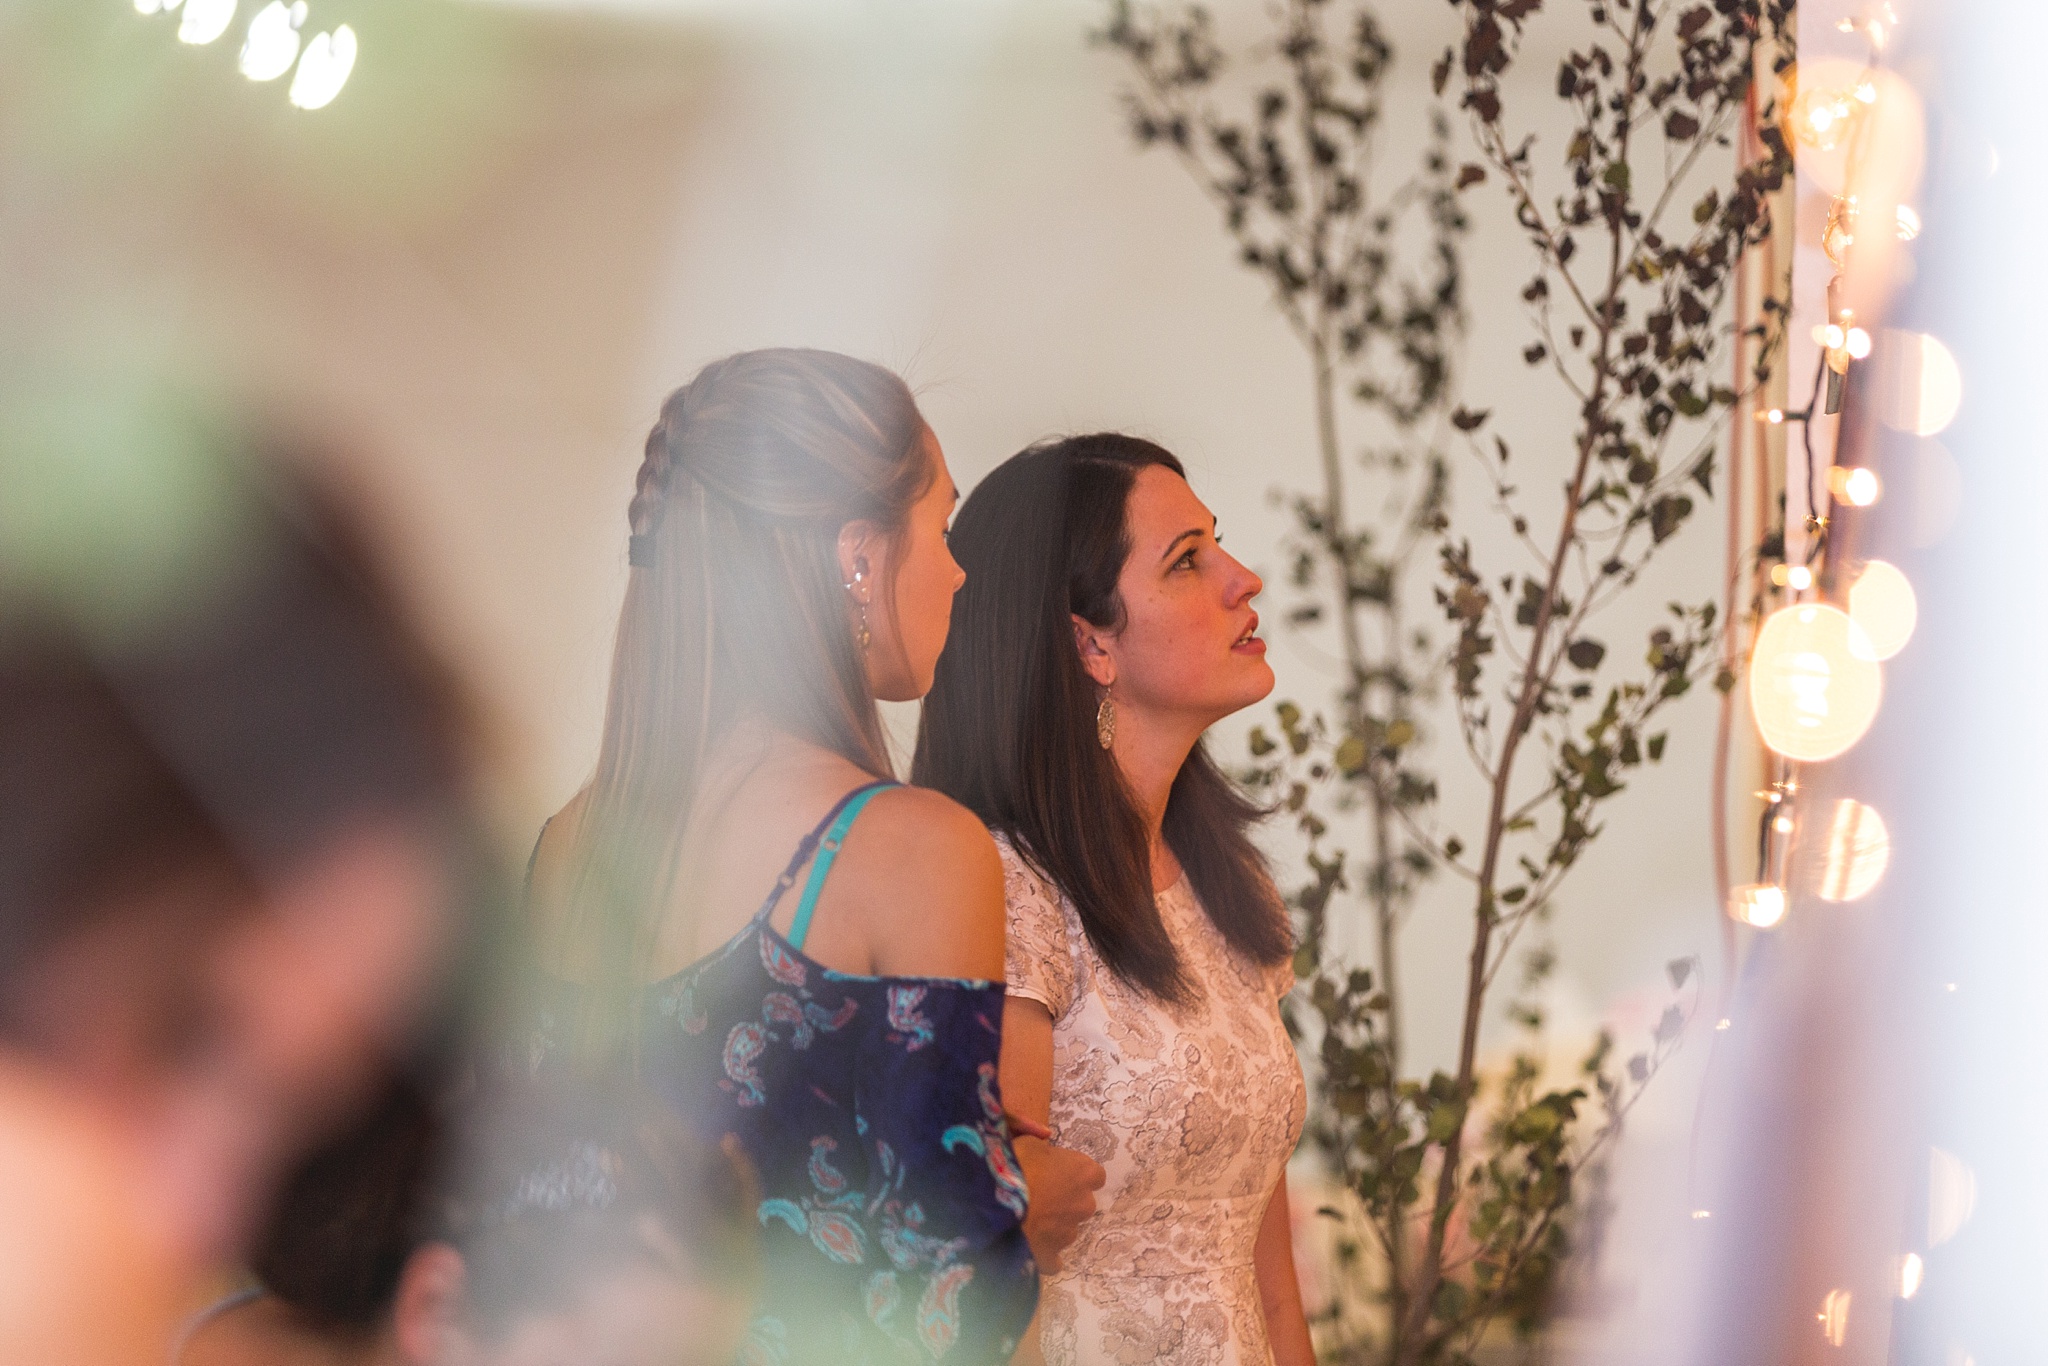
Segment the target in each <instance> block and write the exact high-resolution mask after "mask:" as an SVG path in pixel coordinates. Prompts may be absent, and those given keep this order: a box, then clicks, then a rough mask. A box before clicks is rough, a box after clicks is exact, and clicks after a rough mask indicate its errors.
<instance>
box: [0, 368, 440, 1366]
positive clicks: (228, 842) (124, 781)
mask: <svg viewBox="0 0 2048 1366" xmlns="http://www.w3.org/2000/svg"><path fill="white" fill-rule="evenodd" d="M119 414H125V415H126V420H125V421H124V422H119V423H117V422H114V421H113V420H112V417H111V416H110V415H119ZM245 450H247V447H246V446H245V445H244V444H243V443H242V442H240V441H239V440H238V439H237V438H236V437H235V436H233V435H231V434H228V429H227V428H224V427H222V426H220V425H217V424H212V423H209V422H207V421H204V420H203V419H201V418H199V417H196V416H195V415H194V414H193V413H192V412H191V411H190V410H188V409H185V408H181V407H179V406H177V405H175V404H164V403H161V402H155V401H151V400H143V399H135V398H134V397H133V396H132V395H126V394H123V393H119V392H103V393H102V392H82V393H81V392H73V393H67V394H63V395H61V396H59V398H57V399H52V400H50V401H46V402H45V403H44V404H43V406H42V407H41V408H40V409H36V410H34V411H30V412H28V413H27V414H26V415H24V411H23V409H22V407H21V406H20V405H19V404H18V403H15V402H13V401H9V402H7V403H5V404H0V506H6V507H7V508H8V509H9V515H7V516H0V1207H5V1208H7V1209H8V1211H9V1216H8V1219H7V1220H6V1221H5V1224H4V1227H0V1359H5V1360H8V1361H31V1360H37V1361H40V1360H107V1361H120V1360H126V1359H136V1353H137V1352H139V1351H143V1350H144V1349H145V1348H146V1354H147V1356H148V1358H149V1359H151V1360H160V1359H161V1354H162V1351H163V1349H164V1345H165V1339H164V1337H163V1336H162V1335H161V1334H162V1333H163V1332H164V1331H167V1327H168V1325H167V1324H165V1323H163V1322H161V1321H160V1320H159V1315H161V1314H162V1313H164V1312H166V1307H167V1306H168V1305H170V1304H171V1303H172V1302H173V1301H175V1299H176V1297H177V1296H178V1295H179V1294H182V1293H184V1291H183V1288H182V1286H181V1284H180V1282H181V1279H182V1278H183V1277H184V1276H185V1275H187V1274H188V1273H189V1272H190V1271H191V1270H193V1269H194V1268H197V1267H199V1266H203V1265H205V1264H207V1263H208V1262H211V1261H213V1260H216V1259H218V1258H220V1257H222V1256H224V1255H227V1254H230V1253H232V1252H233V1251H234V1250H235V1248H236V1246H237V1244H238V1243H239V1241H240V1240H241V1239H242V1238H243V1237H245V1236H246V1234H247V1231H248V1229H249V1227H250V1225H251V1223H252V1222H253V1221H254V1219H255V1218H256V1217H257V1214H258V1212H259V1205H260V1200H261V1197H262V1195H263V1193H264V1192H265V1190H266V1189H267V1188H268V1186H269V1185H270V1183H271V1182H272V1181H273V1180H274V1179H275V1178H276V1177H277V1176H278V1175H279V1174H280V1173H281V1171H282V1170H283V1168H284V1167H285V1166H286V1165H287V1164H288V1163H289V1162H290V1161H291V1160H292V1159H293V1158H294V1157H295V1156H296V1154H297V1152H298V1151H299V1150H300V1149H301V1148H302V1147H303V1146H304V1145H305V1144H306V1143H308V1142H310V1141H312V1140H313V1139H315V1138H316V1137H317V1136H318V1135H319V1134H320V1133H321V1132H322V1131H323V1130H324V1128H325V1127H326V1126H328V1125H330V1124H332V1123H333V1122H335V1121H336V1120H338V1119H340V1118H341V1117H342V1115H343V1114H344V1113H345V1111H346V1109H347V1107H348V1106H349V1105H351V1104H352V1103H354V1101H355V1100H357V1099H358V1098H359V1097H360V1094H361V1092H362V1090H363V1089H364V1088H366V1087H367V1086H368V1085H369V1083H370V1081H371V1079H372V1078H373V1076H374V1075H375V1072H376V1069H377V1068H378V1067H379V1066H380V1065H381V1061H382V1059H383V1058H384V1057H385V1056H386V1055H388V1054H389V1053H390V1052H391V1051H392V1050H393V1049H395V1048H397V1047H399V1046H400V1045H401V1043H402V1034H403V1031H404V1029H405V1027H406V1025H407V1022H408V1021H410V1020H411V1019H413V1018H414V1016H415V1014H416V1011H417V1008H418V1006H419V1005H420V1003H421V1000H422V997H423V995H424V993H425V989H426V987H427V985H428V983H429V981H430V980H431V977H432V975H433V973H434V970H435V968H436V966H437V965H438V964H439V963H441V962H442V961H444V956H445V953H446V951H447V950H448V949H449V947H450V944H451V931H452V930H454V928H455V917H454V916H453V915H452V913H451V910H450V907H451V904H452V903H451V898H450V896H449V891H450V887H451V881H452V877H453V874H454V872H455V869H456V863H457V858H458V854H457V851H458V849H460V848H461V847H463V846H462V842H461V840H460V839H458V835H459V834H460V833H461V832H462V830H463V828H464V827H463V822H462V819H461V811H462V801H461V792H460V788H461V779H460V772H459V770H460V762H459V751H460V744H459V740H458V732H459V729H460V728H459V725H458V723H457V721H456V717H455V711H454V707H453V704H452V701H451V697H452V693H451V690H450V689H449V687H448V685H447V683H446V680H445V677H444V676H443V675H442V674H440V673H439V671H438V670H436V669H435V668H434V667H433V666H432V665H431V663H430V662H429V656H428V653H427V652H426V651H425V650H424V649H423V648H421V647H420V645H419V643H418V640H417V637H416V636H415V635H414V634H413V633H412V631H411V629H410V627H409V625H408V624H407V621H406V619H405V616H404V613H403V612H401V611H400V610H399V608H398V607H397V605H396V600H395V599H394V598H393V596H392V595H391V594H390V593H389V592H388V591H387V590H386V589H385V587H384V586H383V584H382V583H381V581H380V579H379V577H378V575H377V574H376V572H375V569H374V566H373V565H372V564H371V563H370V561H369V560H368V559H367V558H366V557H365V555H364V554H363V552H362V548H361V545H360V541H359V538H357V537H355V536H353V535H352V534H350V532H349V531H348V529H347V526H346V524H345V521H344V520H343V519H342V518H341V517H340V515H339V513H338V512H337V510H336V508H337V505H335V504H334V503H332V502H331V501H330V500H327V499H325V498H323V497H321V496H319V495H317V494H315V493H314V492H313V491H311V490H310V489H309V488H308V487H306V486H305V485H303V484H302V483H299V482H297V481H293V480H290V479H286V478H284V477H282V476H280V475H276V474H273V473H265V474H263V475H260V476H259V474H258V473H257V472H256V471H257V466H256V465H255V464H254V463H253V461H252V460H251V458H250V457H247V456H246V455H244V454H243V452H244V451H245ZM123 500H126V505H125V508H124V507H123V506H122V504H123ZM124 518H125V520H124ZM166 547H171V548H172V549H173V550H175V551H176V553H175V554H173V553H170V551H168V550H167V549H166Z"/></svg>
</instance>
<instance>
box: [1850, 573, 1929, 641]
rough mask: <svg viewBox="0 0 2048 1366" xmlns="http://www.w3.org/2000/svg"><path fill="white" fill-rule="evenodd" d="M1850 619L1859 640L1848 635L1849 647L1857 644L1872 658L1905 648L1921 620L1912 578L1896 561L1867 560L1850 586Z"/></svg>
mask: <svg viewBox="0 0 2048 1366" xmlns="http://www.w3.org/2000/svg"><path fill="white" fill-rule="evenodd" d="M1849 620H1851V621H1853V622H1855V623H1856V625H1857V627H1858V628H1860V630H1861V631H1862V638H1861V640H1860V641H1859V640H1858V639H1857V638H1856V637H1853V636H1852V637H1851V638H1850V642H1849V643H1850V648H1851V649H1856V648H1857V647H1858V645H1859V644H1860V645H1861V646H1863V647H1865V648H1867V649H1868V650H1869V657H1870V658H1871V659H1890V658H1891V657H1892V656H1893V655H1895V654H1897V653H1898V652H1899V651H1901V650H1903V649H1905V648H1906V642H1907V641H1909V640H1911V639H1912V638H1913V628H1914V627H1915V626H1916V625H1918V624H1919V621H1920V602H1919V599H1918V598H1917V597H1916V596H1915V595H1914V593H1913V583H1912V580H1910V579H1908V578H1907V577H1906V576H1905V574H1904V573H1903V572H1901V571H1900V569H1899V567H1898V566H1897V565H1894V564H1890V563H1887V562H1886V561H1884V560H1872V561H1870V563H1868V564H1866V565H1865V566H1863V572H1862V573H1861V574H1859V575H1857V576H1856V582H1855V583H1854V584H1852V585H1851V586H1850V588H1849Z"/></svg>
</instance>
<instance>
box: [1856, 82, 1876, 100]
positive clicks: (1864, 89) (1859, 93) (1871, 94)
mask: <svg viewBox="0 0 2048 1366" xmlns="http://www.w3.org/2000/svg"><path fill="white" fill-rule="evenodd" d="M1856 98H1857V100H1858V101H1860V102H1861V103H1863V104H1876V103H1877V86H1876V85H1874V84H1872V83H1871V82H1869V81H1865V82H1863V84H1861V85H1859V86H1857V87H1856Z"/></svg>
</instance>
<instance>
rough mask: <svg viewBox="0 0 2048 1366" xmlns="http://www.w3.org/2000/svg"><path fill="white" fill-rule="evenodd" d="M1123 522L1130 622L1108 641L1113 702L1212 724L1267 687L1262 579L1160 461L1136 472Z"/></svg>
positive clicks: (1121, 588)
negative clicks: (1257, 608) (1229, 548)
mask: <svg viewBox="0 0 2048 1366" xmlns="http://www.w3.org/2000/svg"><path fill="white" fill-rule="evenodd" d="M1124 527H1125V532H1126V534H1127V535H1128V536H1129V538H1130V543H1131V553H1130V556H1129V558H1127V559H1126V560H1125V561H1124V567H1123V572H1122V573H1121V574H1120V575H1119V576H1118V578H1117V592H1118V594H1119V596H1121V598H1122V599H1123V605H1124V627H1123V629H1122V630H1121V631H1119V632H1118V633H1117V634H1116V636H1115V637H1114V638H1112V639H1111V640H1110V641H1109V643H1108V644H1107V646H1106V648H1107V650H1108V653H1109V656H1110V659H1111V661H1112V662H1113V664H1114V666H1115V673H1116V682H1115V684H1114V686H1113V688H1112V694H1113V695H1114V697H1115V698H1116V700H1117V701H1118V702H1119V703H1120V704H1123V705H1127V706H1131V707H1135V708H1140V709H1143V710H1145V711H1149V712H1152V713H1154V714H1156V715H1161V716H1174V717H1178V718H1182V719H1185V720H1186V721H1188V722H1189V723H1190V724H1193V725H1196V726H1197V727H1198V728H1200V729H1207V728H1208V727H1209V726H1210V725H1211V724H1213V723H1215V722H1217V721H1220V720H1222V719H1223V718H1224V717H1226V716H1228V715H1230V714H1231V713H1232V712H1235V711H1239V710H1241V709H1243V708H1245V707H1248V706H1251V705H1252V704H1253V703H1255V702H1258V701H1260V700H1262V699H1263V698H1265V697H1266V695H1267V694H1269V693H1271V692H1272V691H1273V668H1272V666H1271V665H1270V664H1268V663H1267V662H1266V642H1265V641H1263V640H1261V639H1259V636H1258V626H1259V614H1258V613H1257V612H1254V611H1253V610H1252V605H1251V604H1252V599H1253V598H1254V597H1256V596H1257V595H1258V593H1259V592H1260V590H1261V589H1263V588H1264V587H1265V585H1264V584H1263V583H1262V582H1261V581H1260V579H1259V576H1258V575H1257V574H1254V573H1253V572H1252V571H1251V570H1249V569H1247V568H1245V567H1244V566H1243V565H1241V564H1239V563H1238V562H1237V561H1236V560H1234V559H1232V558H1231V557H1230V556H1229V555H1228V554H1226V553H1225V552H1224V549H1223V546H1222V544H1221V542H1220V541H1218V539H1217V537H1216V518H1215V516H1214V515H1213V514H1212V513H1211V512H1210V511H1209V509H1208V508H1207V507H1205V506H1203V504H1202V500H1201V499H1199V498H1197V497H1195V491H1194V490H1193V489H1191V488H1189V487H1188V483H1187V481H1186V480H1185V479H1183V478H1181V477H1180V476H1179V475H1177V474H1175V473H1174V472H1173V471H1172V470H1170V469H1167V468H1166V467H1165V466H1163V465H1148V466H1146V467H1145V468H1143V469H1141V470H1139V471H1138V475H1137V478H1136V480H1135V481H1134V482H1133V483H1132V486H1131V495H1130V499H1129V501H1128V502H1127V503H1126V504H1125V506H1124Z"/></svg>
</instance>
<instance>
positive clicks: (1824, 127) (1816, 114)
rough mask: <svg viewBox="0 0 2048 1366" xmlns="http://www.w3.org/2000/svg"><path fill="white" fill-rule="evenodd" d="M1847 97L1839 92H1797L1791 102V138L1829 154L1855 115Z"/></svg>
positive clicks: (1838, 144)
mask: <svg viewBox="0 0 2048 1366" xmlns="http://www.w3.org/2000/svg"><path fill="white" fill-rule="evenodd" d="M1850 98H1851V97H1850V95H1849V94H1848V92H1846V91H1842V90H1822V89H1814V90H1802V91H1800V92H1799V95H1798V98H1796V99H1794V100H1793V101H1792V135H1793V136H1794V137H1796V138H1798V139H1799V140H1800V141H1801V142H1803V143H1805V144H1806V145H1807V146H1809V147H1811V148H1813V149H1815V150H1816V151H1821V152H1831V151H1833V150H1834V149H1835V148H1837V147H1839V146H1841V145H1842V139H1843V138H1845V137H1847V136H1848V134H1849V121H1850V119H1852V118H1854V117H1855V113H1856V111H1855V110H1854V109H1853V108H1852V107H1851V106H1850V103H1849V101H1850Z"/></svg>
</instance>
